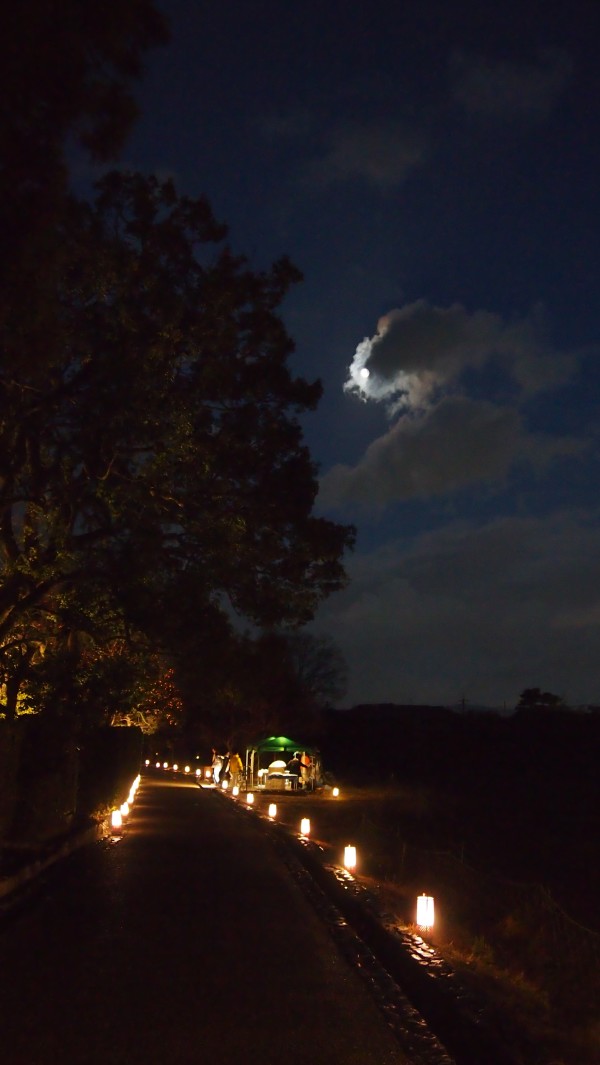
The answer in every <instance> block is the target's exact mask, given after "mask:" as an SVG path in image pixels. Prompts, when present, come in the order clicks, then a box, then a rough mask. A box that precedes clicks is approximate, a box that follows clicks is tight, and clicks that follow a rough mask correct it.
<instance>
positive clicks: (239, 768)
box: [211, 747, 244, 787]
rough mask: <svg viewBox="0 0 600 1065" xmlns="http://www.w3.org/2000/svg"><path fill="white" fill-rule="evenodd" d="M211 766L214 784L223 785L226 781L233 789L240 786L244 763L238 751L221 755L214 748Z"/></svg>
mask: <svg viewBox="0 0 600 1065" xmlns="http://www.w3.org/2000/svg"><path fill="white" fill-rule="evenodd" d="M211 764H212V779H213V784H220V785H222V784H223V781H224V780H226V781H227V783H228V784H231V786H232V787H233V786H234V785H235V784H239V782H240V780H241V778H242V774H243V772H244V763H243V762H242V759H241V758H240V756H239V754H238V753H237V751H226V752H225V754H219V752H218V751H217V749H216V747H213V749H212V763H211Z"/></svg>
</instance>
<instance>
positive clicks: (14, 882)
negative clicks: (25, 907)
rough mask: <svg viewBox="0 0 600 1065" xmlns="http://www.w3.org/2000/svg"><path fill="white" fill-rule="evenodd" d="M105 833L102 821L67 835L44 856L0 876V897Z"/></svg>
mask: <svg viewBox="0 0 600 1065" xmlns="http://www.w3.org/2000/svg"><path fill="white" fill-rule="evenodd" d="M107 833H108V829H107V826H106V824H104V823H102V824H99V825H90V826H89V827H88V828H84V829H82V830H81V831H80V832H77V833H75V834H74V835H73V836H69V838H68V839H66V840H64V841H63V842H62V843H61V844H60V846H58V847H57V848H56V850H54V851H52V853H51V854H48V855H47V856H46V857H45V858H38V859H36V861H34V862H30V864H29V865H25V866H23V868H22V869H19V871H18V872H17V873H13V874H12V875H11V876H0V899H7V898H9V896H10V895H13V894H14V893H15V892H18V891H19V889H20V888H22V887H24V886H25V885H26V884H29V883H30V882H31V881H32V880H35V879H36V877H38V876H39V875H40V874H41V873H43V872H45V871H46V869H49V868H50V866H52V865H55V863H56V862H59V861H61V860H62V859H63V858H67V857H68V856H69V854H72V853H73V851H76V850H78V849H79V848H80V847H85V846H87V845H88V844H89V843H96V842H97V841H98V840H100V839H104V838H105V836H106V835H107Z"/></svg>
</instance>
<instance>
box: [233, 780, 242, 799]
mask: <svg viewBox="0 0 600 1065" xmlns="http://www.w3.org/2000/svg"><path fill="white" fill-rule="evenodd" d="M239 793H240V789H239V788H238V786H237V784H234V785H233V787H232V789H231V794H232V795H235V797H236V799H237V797H238V795H239Z"/></svg>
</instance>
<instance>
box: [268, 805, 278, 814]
mask: <svg viewBox="0 0 600 1065" xmlns="http://www.w3.org/2000/svg"><path fill="white" fill-rule="evenodd" d="M269 817H277V806H276V805H275V803H274V802H272V803H270V804H269Z"/></svg>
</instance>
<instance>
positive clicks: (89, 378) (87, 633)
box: [0, 0, 352, 716]
mask: <svg viewBox="0 0 600 1065" xmlns="http://www.w3.org/2000/svg"><path fill="white" fill-rule="evenodd" d="M0 20H1V22H0V29H1V31H2V40H3V46H4V57H5V66H4V69H3V92H2V94H1V99H0V237H1V252H0V566H1V582H0V696H1V700H2V701H3V702H4V704H5V708H6V711H7V712H8V714H9V716H10V715H14V713H15V711H16V707H17V703H18V699H19V695H21V697H22V696H23V692H24V691H28V692H29V693H30V695H31V694H32V693H33V694H35V695H36V696H37V697H38V698H41V697H42V695H41V693H43V692H46V696H45V698H46V699H48V700H49V699H51V698H52V697H53V696H52V693H51V689H52V683H53V682H52V678H55V680H54V683H55V686H57V687H58V690H57V691H55V692H54V702H55V704H57V705H60V704H64V703H65V702H66V701H67V700H68V695H69V690H70V687H71V689H73V686H75V688H76V687H77V685H79V691H80V692H81V683H82V677H84V678H85V675H86V674H85V668H84V667H83V666H82V648H84V647H85V648H89V646H90V644H91V643H92V644H93V643H95V644H96V645H97V646H103V647H105V648H110V647H111V646H112V647H114V646H115V641H120V640H125V641H129V643H130V644H131V646H132V647H134V645H135V646H136V647H137V646H139V640H140V637H141V640H142V643H144V640H145V641H147V644H148V646H152V647H154V648H155V650H156V651H157V652H158V651H160V652H161V653H163V652H165V651H169V652H170V653H171V655H173V653H174V651H175V649H179V651H180V653H184V650H185V649H188V650H189V649H190V648H191V647H193V646H194V639H193V638H192V635H191V634H192V633H194V632H195V633H196V646H197V635H198V634H199V633H202V636H203V638H204V640H205V642H206V641H207V640H208V639H209V638H210V636H211V634H214V633H215V632H219V633H220V636H222V635H223V633H224V632H227V623H226V612H227V610H229V609H233V610H235V611H237V612H238V613H240V614H242V615H244V616H246V617H248V618H250V619H252V620H253V621H255V622H257V623H259V624H261V625H265V624H266V625H273V624H279V623H287V624H290V623H291V624H296V623H300V622H302V621H305V620H307V619H308V618H309V617H310V616H311V615H312V612H313V611H314V608H315V606H316V604H317V603H318V601H319V600H320V599H321V598H322V597H323V596H324V595H327V594H328V593H329V592H330V591H332V590H334V589H335V588H337V587H339V586H340V584H341V583H342V582H343V580H344V574H343V568H342V563H341V558H342V554H343V551H344V549H345V548H346V547H347V546H349V544H350V543H351V541H352V531H351V530H350V529H345V528H342V527H340V526H338V525H335V524H333V523H331V522H327V521H324V520H318V519H316V518H314V517H313V516H312V513H311V511H312V504H313V500H314V496H315V491H316V476H315V469H314V466H313V464H312V462H311V459H310V456H309V454H308V451H307V449H306V447H305V446H304V444H303V441H302V433H301V429H300V424H299V421H298V418H299V416H300V415H301V414H302V413H303V412H304V411H306V410H310V409H313V408H314V406H315V405H316V403H317V401H318V398H319V395H320V386H319V384H318V383H313V384H309V383H307V382H305V381H303V380H301V379H297V378H294V377H293V376H292V375H291V374H290V371H289V367H288V365H287V360H288V357H289V355H290V352H291V351H292V346H293V345H292V342H291V340H290V338H289V337H288V335H287V333H286V331H285V328H284V326H283V324H282V321H281V319H280V317H279V307H280V305H281V302H282V300H283V299H284V297H285V294H286V292H287V291H288V288H289V286H290V285H291V284H293V283H294V282H296V281H297V280H298V279H299V274H298V271H297V270H295V268H294V267H293V266H292V265H291V264H290V262H289V261H288V260H287V259H282V260H280V261H279V262H277V263H275V264H274V265H273V266H272V267H271V268H270V269H268V270H265V271H257V270H253V269H251V268H250V266H249V264H248V263H247V262H246V261H245V260H244V259H243V258H239V257H236V256H235V255H233V254H232V252H231V251H230V249H229V247H228V246H227V245H226V244H225V238H226V230H225V227H224V226H221V225H219V224H218V223H217V222H216V221H215V219H214V218H213V216H212V213H211V210H210V208H209V206H208V204H207V202H206V201H205V200H204V199H202V198H199V199H195V200H194V199H187V198H183V197H178V196H177V194H176V192H175V189H174V188H173V187H172V185H170V184H169V183H166V184H162V185H161V184H160V183H159V182H157V181H156V180H154V179H152V178H143V177H140V176H136V175H123V174H113V175H111V176H109V177H107V178H105V179H104V181H103V182H102V184H101V186H100V188H99V189H98V193H97V196H96V198H95V199H94V201H93V202H81V201H77V200H76V199H75V198H74V197H73V196H72V195H71V194H70V192H69V181H68V166H67V159H68V157H69V154H70V153H71V151H72V148H73V145H79V150H81V151H83V152H84V153H87V155H88V156H91V158H92V159H95V160H101V161H102V160H106V159H109V158H111V157H114V156H115V155H116V154H117V153H118V151H119V149H120V147H121V146H122V144H123V141H124V137H125V134H126V132H127V131H128V129H129V126H130V125H131V122H132V120H133V118H134V117H135V112H136V108H135V103H134V100H133V96H132V83H133V81H134V80H135V79H136V78H137V76H138V75H139V73H140V70H141V64H142V58H143V55H144V53H145V51H146V50H147V49H148V48H150V47H152V46H154V45H157V44H160V43H163V42H164V41H165V40H166V37H167V34H166V29H165V24H164V21H163V19H162V17H161V16H160V15H159V14H158V13H157V11H156V8H155V7H154V4H153V3H152V0H122V2H121V3H120V4H119V5H118V7H114V6H111V5H107V4H105V3H103V2H101V0H86V3H85V4H82V3H81V2H80V0H65V2H64V3H62V4H59V5H54V4H48V3H47V2H46V0H22V3H20V4H18V5H12V7H9V8H7V9H6V10H4V8H3V11H2V15H0ZM136 653H137V652H136ZM108 658H109V659H110V655H109V656H108ZM78 670H80V673H77V671H78ZM81 670H83V672H81ZM109 672H110V670H109ZM113 672H114V671H113ZM76 674H77V676H76ZM86 683H87V681H86ZM92 701H93V700H92Z"/></svg>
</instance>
